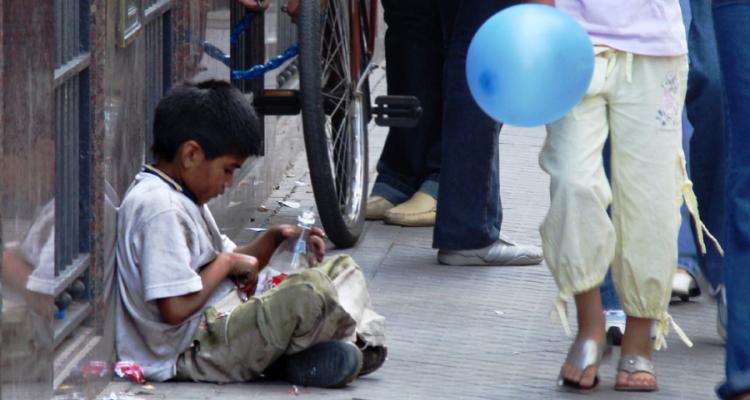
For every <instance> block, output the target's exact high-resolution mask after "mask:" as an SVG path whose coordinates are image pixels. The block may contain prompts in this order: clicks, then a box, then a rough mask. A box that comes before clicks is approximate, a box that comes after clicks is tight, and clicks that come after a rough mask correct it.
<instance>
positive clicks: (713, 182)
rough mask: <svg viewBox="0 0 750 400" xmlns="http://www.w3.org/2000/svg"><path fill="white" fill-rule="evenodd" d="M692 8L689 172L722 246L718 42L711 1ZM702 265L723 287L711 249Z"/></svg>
mask: <svg viewBox="0 0 750 400" xmlns="http://www.w3.org/2000/svg"><path fill="white" fill-rule="evenodd" d="M690 8H691V14H692V21H691V23H690V31H689V33H688V47H689V49H690V52H689V54H688V56H689V58H690V72H689V75H688V91H687V95H686V97H685V109H686V110H687V115H688V119H689V120H690V124H691V125H692V126H693V136H692V137H691V139H690V156H689V161H690V173H691V179H692V181H693V184H694V187H693V189H694V191H695V195H696V196H697V198H698V210H699V211H700V215H701V219H702V220H703V222H704V223H705V224H706V227H707V228H708V230H709V231H710V232H711V233H713V234H714V235H715V236H716V238H717V239H718V240H719V243H724V240H723V234H724V218H725V215H724V208H725V198H724V191H725V190H724V189H725V172H726V147H725V137H724V133H723V132H724V121H723V115H722V101H723V100H722V89H721V81H720V77H721V74H720V72H719V62H718V54H717V49H716V37H715V34H714V24H713V20H712V16H711V4H710V2H708V1H705V0H691V1H690ZM699 261H700V266H701V271H702V272H703V276H704V277H705V278H706V279H707V280H708V282H709V283H710V285H711V286H712V289H714V290H716V289H717V288H718V287H719V286H720V285H721V284H722V283H723V282H724V279H723V272H722V271H723V266H722V264H723V262H724V260H723V258H722V256H721V255H720V254H719V253H718V251H717V250H716V248H715V247H714V246H711V245H710V244H709V245H708V246H706V254H705V255H700V256H699Z"/></svg>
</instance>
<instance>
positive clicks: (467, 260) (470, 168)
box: [433, 0, 542, 265]
mask: <svg viewBox="0 0 750 400" xmlns="http://www.w3.org/2000/svg"><path fill="white" fill-rule="evenodd" d="M519 3H522V1H519V0H516V1H510V0H465V1H454V0H440V1H438V4H439V7H440V13H441V17H442V21H443V26H444V28H445V37H446V38H447V42H446V44H447V49H446V60H445V65H444V90H445V91H444V95H445V102H444V106H443V136H442V141H443V153H442V164H441V168H440V188H441V189H440V192H439V193H438V204H437V219H436V223H435V232H434V237H433V247H435V248H438V249H440V251H439V252H438V260H439V261H440V262H441V263H443V264H452V265H514V264H515V265H521V264H538V263H540V262H541V261H542V254H541V249H539V248H535V247H531V246H521V245H517V244H514V243H512V242H510V241H508V240H504V239H500V225H501V222H502V206H501V203H500V186H499V185H500V183H499V174H498V163H499V158H498V151H499V149H498V132H499V129H500V126H499V125H498V123H497V122H495V121H494V120H492V119H491V118H490V117H489V116H487V114H485V113H484V112H483V111H482V110H481V109H480V108H479V106H478V105H477V104H476V102H475V101H474V99H473V98H472V96H471V94H470V92H469V87H468V84H467V82H466V71H465V66H466V53H467V51H468V48H469V44H470V42H471V39H472V38H473V36H474V33H475V32H476V31H477V30H478V29H479V27H480V26H481V25H482V23H484V21H486V20H487V19H489V18H490V17H491V16H492V15H494V14H495V13H497V12H499V11H501V10H502V9H504V8H506V7H509V6H511V5H514V4H519Z"/></svg>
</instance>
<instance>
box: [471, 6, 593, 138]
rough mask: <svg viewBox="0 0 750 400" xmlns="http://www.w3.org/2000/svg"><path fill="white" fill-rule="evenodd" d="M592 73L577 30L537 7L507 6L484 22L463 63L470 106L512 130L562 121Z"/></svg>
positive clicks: (584, 38) (585, 40)
mask: <svg viewBox="0 0 750 400" xmlns="http://www.w3.org/2000/svg"><path fill="white" fill-rule="evenodd" d="M593 71H594V52H593V48H592V44H591V40H590V39H589V36H588V34H587V33H586V31H585V30H584V29H583V27H581V25H579V24H578V22H576V21H575V20H574V19H573V18H571V17H570V16H568V15H566V14H565V13H563V12H561V11H559V10H557V9H555V8H553V7H549V6H544V5H539V4H523V5H518V6H513V7H510V8H507V9H505V10H503V11H501V12H499V13H497V14H495V15H494V16H493V17H492V18H490V19H488V20H487V21H486V22H485V23H484V24H483V25H482V26H481V27H480V28H479V30H478V31H477V33H476V34H475V35H474V38H473V39H472V41H471V45H470V46H469V52H468V54H467V57H466V78H467V80H468V83H469V89H470V90H471V94H472V95H473V96H474V99H475V100H476V102H477V103H478V104H479V106H480V107H481V108H482V110H484V112H486V113H487V114H489V115H490V116H491V117H492V118H494V119H495V120H497V121H500V122H504V123H508V124H511V125H516V126H537V125H543V124H547V123H550V122H553V121H556V120H558V119H560V118H562V117H563V116H564V115H565V114H567V113H568V112H569V111H570V109H571V108H573V106H575V105H576V104H577V103H578V102H579V101H580V100H581V98H583V96H584V94H585V93H586V90H587V88H588V86H589V83H590V82H591V76H592V74H593Z"/></svg>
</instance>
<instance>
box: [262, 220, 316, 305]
mask: <svg viewBox="0 0 750 400" xmlns="http://www.w3.org/2000/svg"><path fill="white" fill-rule="evenodd" d="M313 224H315V213H313V212H312V211H311V210H305V211H303V212H302V213H301V214H300V215H299V216H298V217H297V226H298V227H299V228H300V233H299V234H298V235H295V236H292V237H289V238H287V239H286V240H284V241H283V242H282V243H281V244H280V245H279V247H278V248H276V251H275V252H274V253H273V255H272V256H271V259H270V260H269V261H268V265H267V266H266V267H265V268H263V270H262V271H261V272H260V274H258V288H257V289H256V291H255V295H256V296H257V295H259V294H261V293H263V292H265V291H267V290H269V289H272V288H274V287H276V286H277V285H278V284H280V283H281V282H282V281H283V280H284V279H285V278H286V277H287V276H289V275H293V274H296V273H299V272H301V271H304V270H305V269H307V268H311V267H314V266H315V255H314V251H313V250H312V249H311V248H310V244H309V242H308V238H309V236H310V229H311V228H312V227H313Z"/></svg>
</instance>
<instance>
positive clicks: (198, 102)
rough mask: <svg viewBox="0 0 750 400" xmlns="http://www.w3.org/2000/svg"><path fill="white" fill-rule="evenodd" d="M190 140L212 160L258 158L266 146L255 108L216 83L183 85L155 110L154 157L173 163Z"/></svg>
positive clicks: (227, 85)
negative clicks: (180, 149)
mask: <svg viewBox="0 0 750 400" xmlns="http://www.w3.org/2000/svg"><path fill="white" fill-rule="evenodd" d="M188 140H195V141H196V142H198V144H200V146H201V147H202V148H203V152H204V154H205V155H206V158H207V159H209V160H211V159H214V158H217V157H221V156H225V155H234V156H238V157H241V158H247V157H248V156H254V155H259V154H261V152H262V146H263V138H262V137H261V131H260V125H259V121H258V117H257V115H256V114H255V111H254V110H253V106H252V105H251V104H250V102H249V101H248V100H247V99H246V98H245V97H244V96H243V94H242V92H240V91H239V90H238V89H237V88H235V87H234V86H232V84H230V83H229V82H226V81H220V80H214V79H211V80H206V81H203V82H198V83H192V82H184V83H181V84H179V85H177V86H175V87H173V88H172V89H170V91H169V92H168V93H167V95H166V96H164V97H163V98H162V99H161V100H160V101H159V104H158V105H157V106H156V115H155V117H154V144H153V146H152V147H151V151H152V152H153V154H154V157H155V158H156V159H157V160H163V161H167V162H169V161H172V160H174V158H175V155H176V154H177V148H178V147H180V145H181V144H183V143H185V142H187V141H188Z"/></svg>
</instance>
